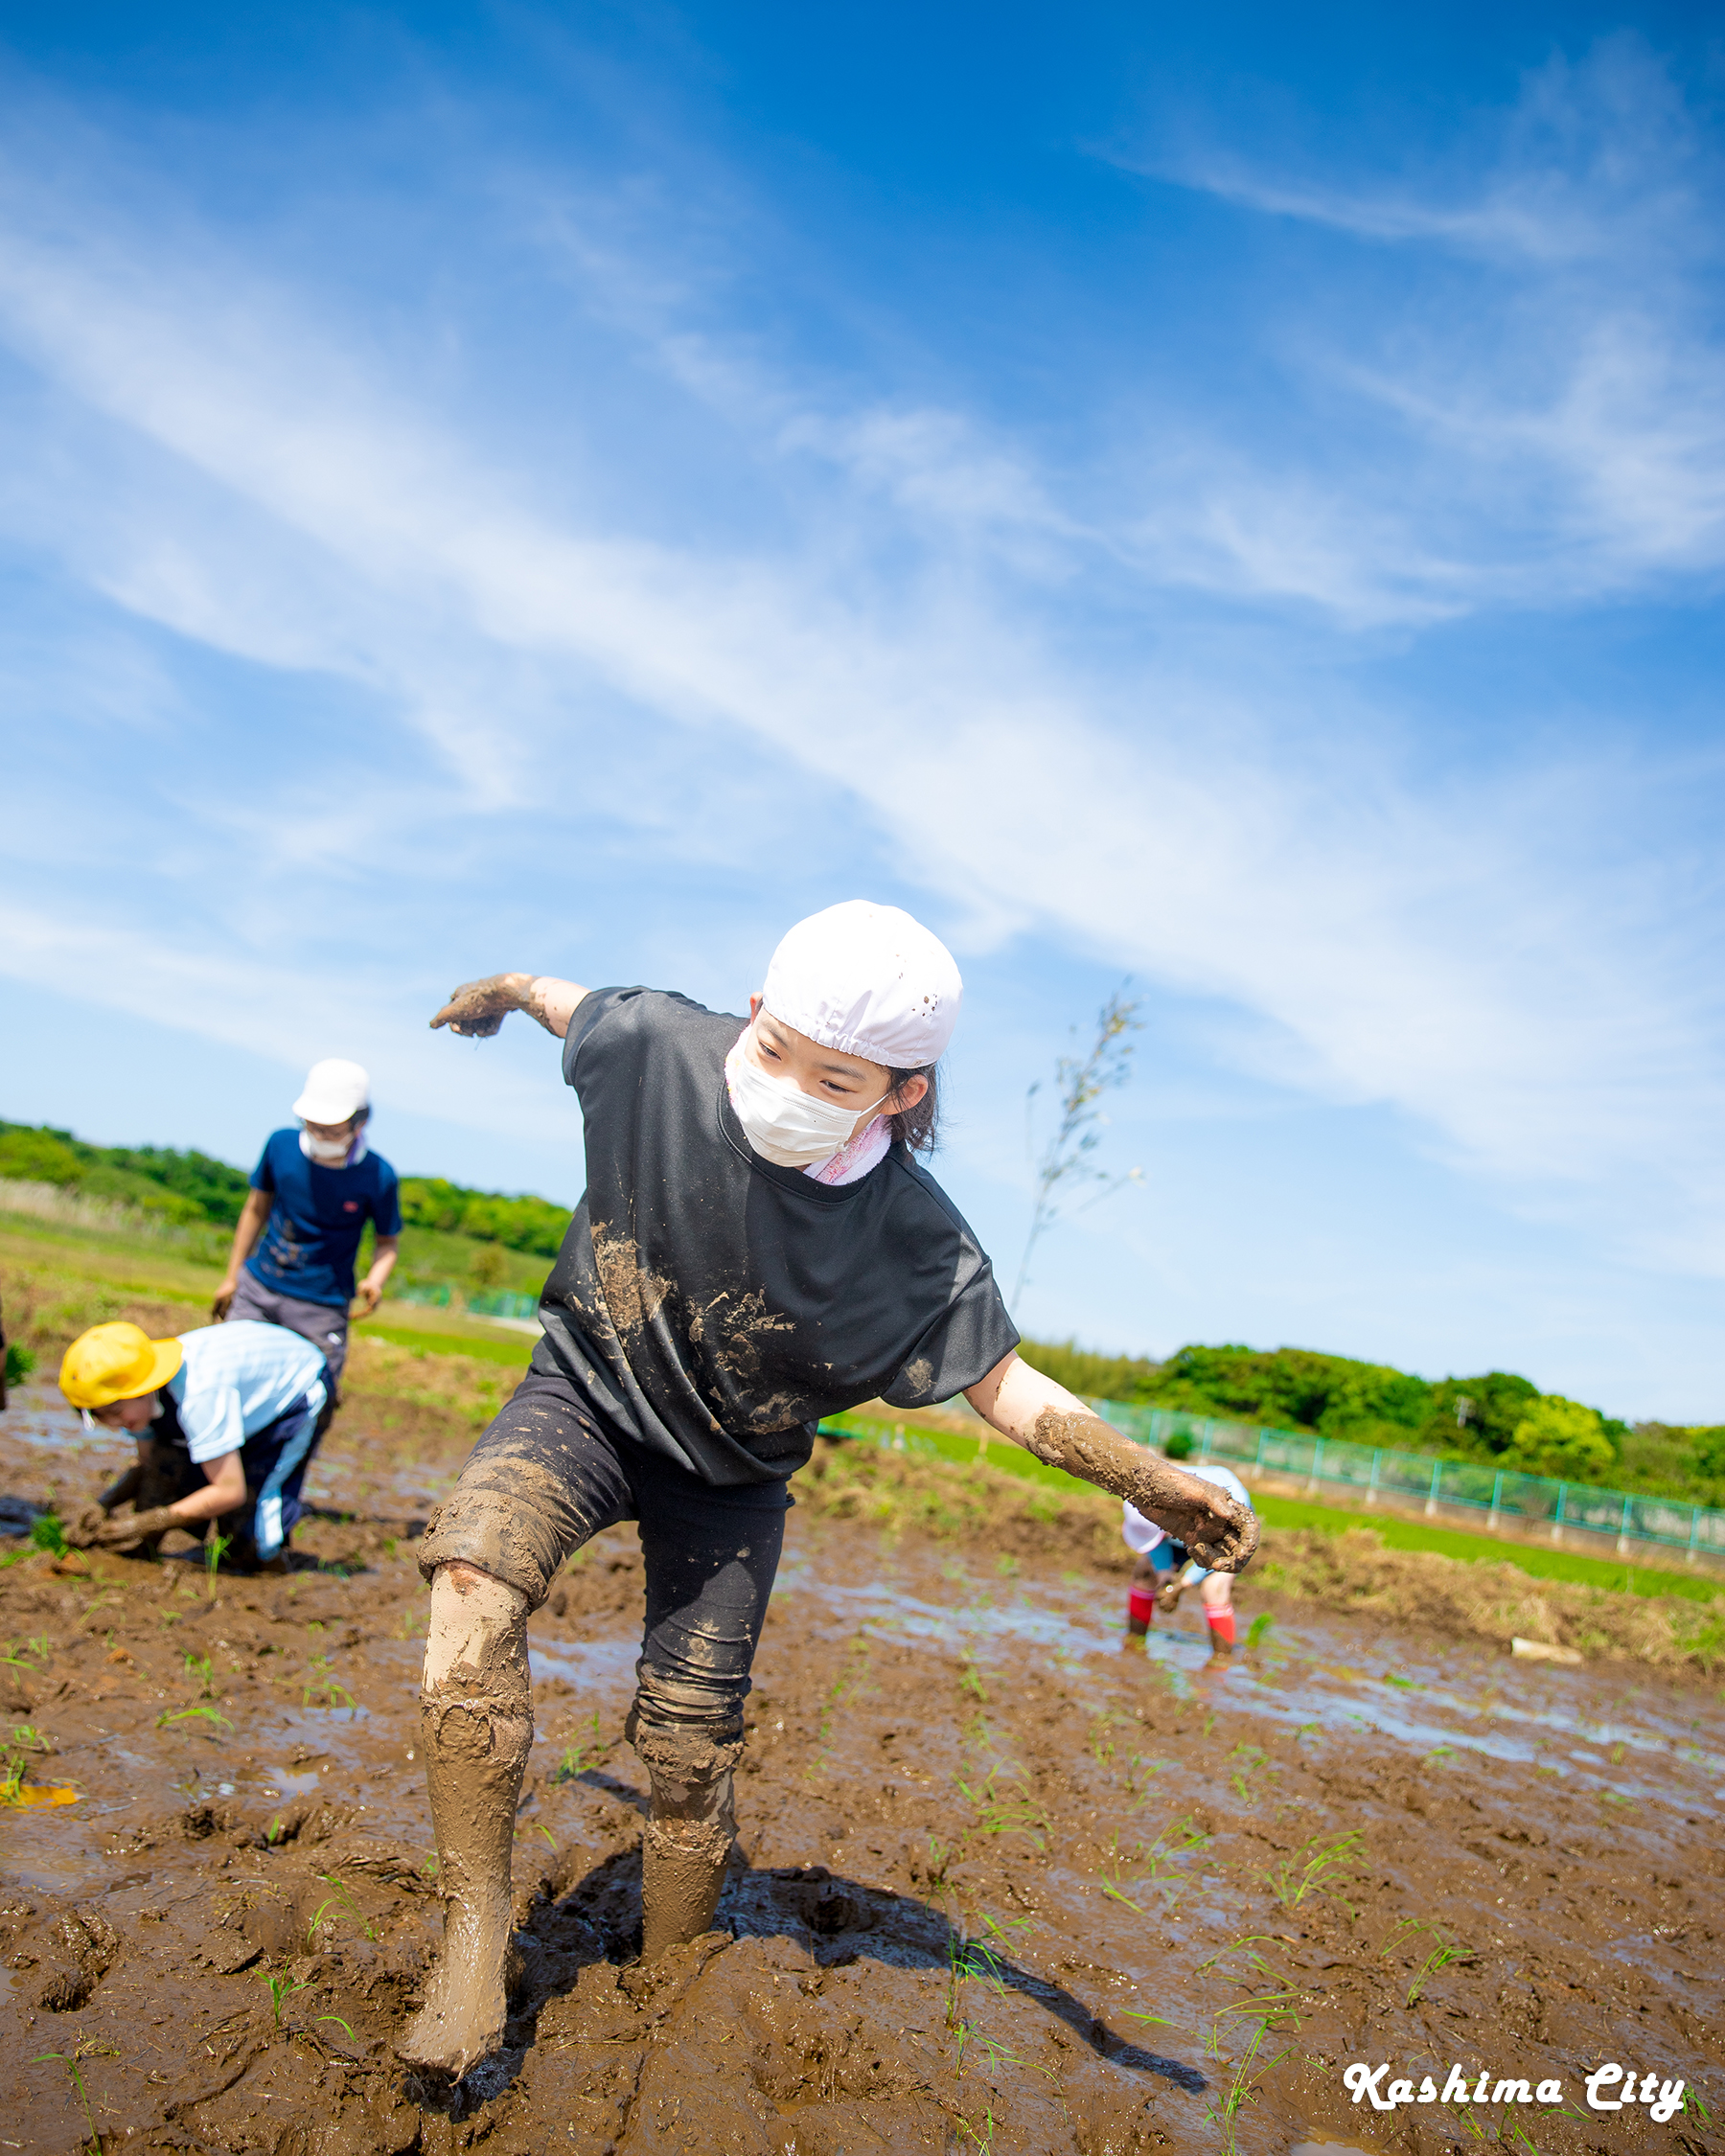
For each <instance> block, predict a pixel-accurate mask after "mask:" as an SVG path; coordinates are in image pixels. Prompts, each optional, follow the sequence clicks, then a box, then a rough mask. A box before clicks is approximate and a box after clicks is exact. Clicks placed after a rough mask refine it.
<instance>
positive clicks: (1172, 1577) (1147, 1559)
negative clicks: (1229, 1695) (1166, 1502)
mask: <svg viewBox="0 0 1725 2156" xmlns="http://www.w3.org/2000/svg"><path fill="white" fill-rule="evenodd" d="M1181 1464H1182V1466H1184V1465H1185V1463H1184V1461H1182V1462H1181ZM1185 1471H1186V1473H1187V1474H1188V1475H1197V1476H1199V1477H1201V1478H1202V1479H1204V1480H1205V1481H1207V1482H1214V1483H1215V1484H1216V1486H1217V1488H1218V1489H1223V1490H1226V1491H1227V1492H1228V1494H1229V1496H1230V1498H1232V1499H1233V1500H1234V1501H1235V1502H1236V1503H1238V1504H1243V1505H1244V1506H1245V1507H1246V1509H1247V1510H1248V1511H1249V1512H1250V1511H1251V1510H1252V1495H1251V1492H1250V1491H1249V1490H1248V1489H1247V1487H1246V1485H1245V1483H1244V1482H1242V1481H1241V1479H1240V1478H1239V1477H1238V1476H1237V1475H1236V1474H1235V1473H1234V1471H1233V1469H1232V1468H1231V1467H1213V1466H1209V1465H1205V1466H1203V1467H1186V1470H1185ZM1120 1533H1121V1534H1122V1536H1123V1537H1124V1538H1125V1542H1126V1547H1127V1548H1128V1549H1130V1550H1132V1551H1134V1552H1135V1553H1136V1555H1137V1557H1138V1563H1137V1564H1136V1565H1135V1566H1134V1567H1133V1568H1132V1585H1131V1587H1130V1588H1129V1589H1128V1590H1127V1599H1126V1629H1127V1631H1128V1633H1129V1634H1130V1636H1131V1637H1132V1638H1133V1639H1135V1640H1141V1639H1143V1638H1144V1636H1145V1634H1146V1633H1148V1631H1149V1630H1150V1621H1151V1618H1152V1617H1154V1616H1155V1614H1156V1606H1157V1604H1158V1603H1159V1602H1160V1603H1161V1607H1162V1609H1163V1610H1164V1611H1166V1612H1167V1613H1168V1614H1169V1615H1172V1614H1173V1612H1174V1611H1175V1609H1176V1608H1178V1606H1179V1603H1180V1597H1181V1596H1182V1594H1184V1593H1185V1591H1186V1589H1187V1588H1188V1587H1191V1586H1194V1585H1195V1586H1196V1587H1197V1589H1198V1594H1199V1597H1200V1599H1201V1600H1202V1601H1203V1603H1204V1614H1205V1617H1207V1619H1208V1622H1209V1634H1210V1649H1211V1651H1212V1653H1216V1654H1231V1653H1232V1652H1233V1646H1234V1613H1233V1576H1232V1574H1231V1573H1229V1572H1212V1571H1206V1570H1205V1569H1204V1567H1203V1566H1202V1565H1199V1564H1195V1563H1192V1562H1191V1561H1189V1560H1188V1559H1187V1557H1186V1553H1185V1548H1184V1544H1181V1543H1178V1542H1175V1541H1174V1540H1173V1539H1172V1537H1171V1536H1169V1535H1167V1534H1165V1533H1164V1532H1163V1531H1162V1529H1161V1527H1159V1526H1158V1525H1156V1523H1155V1521H1154V1520H1146V1519H1145V1517H1144V1515H1143V1514H1142V1513H1141V1512H1140V1511H1139V1510H1138V1507H1137V1506H1136V1505H1135V1504H1133V1503H1132V1502H1130V1501H1127V1502H1126V1503H1125V1506H1124V1517H1123V1518H1122V1520H1121V1522H1120ZM1182 1566H1184V1568H1185V1569H1184V1571H1182V1570H1181V1567H1182Z"/></svg>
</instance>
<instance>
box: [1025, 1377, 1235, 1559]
mask: <svg viewBox="0 0 1725 2156" xmlns="http://www.w3.org/2000/svg"><path fill="white" fill-rule="evenodd" d="M1023 1442H1024V1444H1025V1445H1026V1446H1027V1447H1028V1448H1029V1450H1030V1451H1031V1452H1033V1453H1034V1454H1035V1455H1036V1456H1037V1458H1038V1459H1042V1460H1046V1461H1047V1463H1048V1465H1049V1466H1050V1467H1058V1468H1062V1469H1064V1470H1065V1472H1066V1473H1067V1474H1069V1475H1076V1476H1077V1477H1079V1479H1081V1480H1083V1481H1086V1482H1093V1483H1094V1484H1095V1485H1096V1487H1097V1488H1098V1489H1099V1490H1112V1491H1113V1492H1114V1494H1115V1497H1120V1498H1126V1499H1128V1500H1129V1501H1130V1502H1132V1503H1133V1504H1135V1505H1136V1506H1137V1507H1138V1511H1140V1512H1141V1513H1142V1514H1143V1515H1144V1517H1145V1519H1146V1520H1154V1521H1155V1523H1156V1525H1158V1526H1159V1527H1161V1529H1162V1531H1163V1533H1164V1534H1169V1535H1172V1536H1173V1538H1174V1540H1175V1541H1176V1542H1183V1543H1184V1545H1185V1547H1186V1548H1187V1549H1188V1550H1190V1552H1191V1553H1192V1555H1193V1556H1194V1557H1195V1558H1197V1560H1198V1562H1199V1563H1200V1564H1201V1565H1203V1566H1205V1567H1206V1568H1207V1570H1208V1571H1212V1572H1237V1571H1239V1570H1240V1569H1241V1567H1242V1566H1243V1565H1244V1564H1245V1563H1246V1561H1247V1560H1248V1558H1250V1557H1251V1555H1252V1553H1253V1550H1254V1549H1255V1548H1257V1540H1258V1524H1257V1521H1256V1520H1255V1519H1254V1518H1253V1514H1252V1513H1251V1512H1250V1511H1249V1510H1248V1509H1247V1508H1246V1507H1245V1506H1244V1505H1239V1504H1236V1503H1235V1502H1233V1500H1232V1499H1231V1498H1230V1497H1225V1496H1224V1495H1223V1493H1222V1492H1221V1491H1220V1490H1219V1489H1217V1487H1216V1485H1215V1484H1214V1483H1213V1482H1207V1481H1205V1480H1204V1479H1203V1478H1202V1477H1201V1476H1198V1475H1188V1474H1187V1473H1186V1471H1185V1470H1184V1468H1180V1467H1176V1466H1175V1465H1174V1464H1173V1462H1172V1461H1171V1460H1165V1459H1163V1458H1161V1456H1160V1455H1158V1454H1156V1453H1152V1452H1147V1451H1146V1450H1145V1449H1144V1447H1143V1446H1142V1445H1135V1444H1134V1443H1133V1441H1132V1439H1131V1438H1130V1437H1123V1436H1122V1435H1121V1434H1120V1433H1119V1432H1118V1431H1117V1430H1115V1429H1114V1428H1113V1427H1112V1426H1111V1425H1110V1424H1108V1423H1106V1422H1104V1421H1103V1420H1102V1419H1101V1417H1100V1416H1099V1415H1093V1414H1091V1413H1089V1412H1079V1413H1071V1412H1067V1413H1063V1412H1062V1411H1061V1410H1060V1409H1058V1408H1045V1409H1044V1410H1043V1411H1042V1413H1041V1414H1039V1415H1038V1416H1037V1418H1036V1422H1035V1425H1034V1426H1033V1428H1032V1429H1031V1430H1030V1432H1029V1434H1028V1435H1027V1436H1026V1437H1025V1438H1024V1440H1023Z"/></svg>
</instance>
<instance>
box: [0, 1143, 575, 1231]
mask: <svg viewBox="0 0 1725 2156" xmlns="http://www.w3.org/2000/svg"><path fill="white" fill-rule="evenodd" d="M0 1177H5V1178H11V1179H12V1180H13V1181H22V1182H51V1183H54V1184H56V1185H58V1187H59V1188H60V1189H62V1190H76V1191H79V1192H81V1193H82V1194H83V1195H84V1196H85V1197H89V1198H104V1199H109V1200H112V1201H114V1202H115V1203H117V1204H126V1205H134V1206H136V1207H137V1208H138V1210H139V1211H140V1212H144V1213H148V1214H150V1215H151V1216H152V1217H153V1218H155V1219H158V1220H164V1221H169V1222H173V1223H174V1224H176V1225H179V1226H191V1225H193V1224H194V1223H197V1222H213V1223H215V1224H216V1225H217V1226H219V1227H233V1226H234V1224H235V1223H236V1222H237V1221H238V1220H239V1218H240V1208H241V1206H242V1205H243V1204H244V1203H245V1196H246V1192H247V1191H248V1190H249V1189H250V1187H251V1183H250V1179H249V1177H248V1176H247V1175H246V1174H245V1171H244V1170H243V1169H242V1168H235V1167H230V1166H229V1164H228V1163H227V1162H226V1161H225V1160H216V1159H213V1158H211V1157H210V1155H209V1154H207V1153H196V1152H192V1153H177V1152H175V1151H173V1148H172V1147H169V1146H160V1145H138V1146H126V1145H87V1144H85V1142H84V1141H83V1139H81V1138H79V1137H74V1135H72V1133H71V1132H70V1131H61V1130H57V1129H55V1128H54V1127H53V1126H52V1125H50V1124H27V1123H4V1122H0ZM402 1219H403V1224H404V1225H405V1226H407V1227H429V1228H435V1229H439V1230H441V1231H442V1232H443V1233H445V1234H453V1235H469V1236H472V1237H473V1238H474V1239H475V1240H476V1241H478V1242H482V1243H500V1244H502V1245H503V1247H504V1248H505V1249H506V1250H526V1251H530V1252H532V1253H534V1254H535V1255H537V1256H540V1257H555V1256H556V1254H557V1249H558V1245H559V1244H560V1243H561V1242H562V1241H563V1230H564V1229H565V1228H566V1227H568V1225H569V1209H568V1207H566V1206H563V1205H554V1204H551V1203H550V1201H549V1200H548V1199H544V1198H531V1197H506V1196H503V1195H502V1194H500V1193H499V1192H496V1191H491V1190H470V1189H468V1188H466V1186H465V1185H463V1184H461V1183H458V1182H449V1181H445V1180H444V1178H443V1177H441V1176H403V1179H402Z"/></svg>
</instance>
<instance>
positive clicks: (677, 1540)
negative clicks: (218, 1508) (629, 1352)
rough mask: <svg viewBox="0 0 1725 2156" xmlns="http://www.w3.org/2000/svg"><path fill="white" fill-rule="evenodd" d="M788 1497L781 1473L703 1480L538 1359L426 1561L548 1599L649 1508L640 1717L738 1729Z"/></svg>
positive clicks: (434, 1530) (465, 1477) (446, 1513)
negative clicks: (637, 1438) (605, 1415)
mask: <svg viewBox="0 0 1725 2156" xmlns="http://www.w3.org/2000/svg"><path fill="white" fill-rule="evenodd" d="M790 1503H791V1494H790V1491H789V1489H788V1488H787V1486H786V1484H785V1483H784V1482H782V1481H773V1482H741V1483H732V1484H729V1485H726V1486H724V1487H716V1486H715V1485H714V1484H712V1483H710V1482H703V1481H702V1480H701V1478H700V1477H699V1476H698V1475H692V1474H691V1473H690V1472H689V1470H688V1469H687V1468H686V1467H680V1466H678V1463H677V1462H676V1461H675V1460H673V1459H668V1458H666V1457H665V1456H663V1455H662V1454H659V1453H654V1452H649V1451H648V1450H647V1448H646V1446H645V1445H639V1444H636V1443H635V1442H634V1440H633V1439H632V1438H629V1437H623V1436H619V1435H617V1434H614V1433H613V1432H611V1431H609V1430H608V1429H606V1428H605V1427H604V1426H603V1425H602V1424H601V1423H600V1422H599V1421H598V1420H597V1419H596V1417H595V1416H594V1415H593V1413H592V1411H591V1410H590V1409H588V1408H587V1406H586V1403H585V1402H584V1401H582V1400H580V1399H579V1398H578V1397H577V1395H576V1393H575V1390H574V1388H573V1387H572V1386H571V1385H570V1384H569V1383H568V1381H567V1379H565V1378H562V1377H546V1376H542V1375H541V1374H540V1372H539V1371H537V1370H531V1371H529V1372H528V1374H527V1376H526V1377H525V1378H523V1379H522V1381H521V1383H520V1385H519V1386H518V1387H517V1389H516V1394H515V1397H514V1398H513V1399H512V1400H511V1401H510V1402H509V1404H508V1406H507V1407H505V1408H504V1410H503V1411H502V1412H501V1413H500V1414H499V1415H498V1416H497V1419H496V1420H495V1422H494V1423H493V1424H492V1426H491V1428H490V1429H489V1430H488V1431H487V1432H486V1433H485V1434H484V1436H483V1437H481V1438H480V1440H479V1442H478V1444H477V1445H475V1446H474V1448H473V1451H472V1454H471V1455H470V1456H469V1459H468V1463H467V1465H466V1466H465V1467H464V1468H463V1469H462V1471H461V1480H460V1481H459V1482H458V1483H457V1485H456V1487H455V1491H454V1494H453V1495H452V1496H451V1497H449V1498H448V1499H446V1500H445V1502H443V1504H441V1505H440V1506H439V1507H438V1509H437V1511H436V1512H435V1513H434V1514H433V1516H432V1519H431V1523H430V1525H429V1526H428V1527H427V1528H426V1536H425V1540H424V1541H423V1542H422V1543H421V1544H420V1548H419V1567H420V1571H422V1572H423V1573H424V1574H425V1576H426V1579H429V1578H430V1577H431V1575H432V1574H433V1572H435V1571H436V1570H437V1568H438V1566H439V1565H447V1564H450V1563H452V1562H460V1563H464V1564H469V1565H474V1566H476V1567H477V1568H478V1570H479V1571H482V1572H489V1573H491V1575H492V1576H493V1578H495V1579H501V1580H507V1581H508V1583H509V1584H510V1586H511V1587H517V1588H519V1589H520V1591H521V1593H522V1594H525V1595H526V1597H527V1600H528V1604H529V1606H530V1607H531V1608H533V1609H538V1607H539V1606H540V1603H541V1602H542V1601H543V1600H544V1599H545V1596H546V1594H548V1593H549V1591H550V1586H551V1582H552V1581H553V1580H554V1579H555V1578H556V1577H557V1574H558V1572H559V1571H560V1570H561V1568H562V1566H563V1562H564V1560H565V1559H566V1558H567V1557H568V1556H569V1554H570V1552H571V1551H573V1550H576V1549H579V1548H580V1547H581V1546H582V1544H583V1543H584V1542H586V1540H587V1539H588V1537H589V1536H591V1535H596V1534H597V1533H598V1532H599V1530H600V1529H601V1528H602V1527H609V1526H614V1525H616V1523H617V1522H618V1521H619V1520H636V1521H638V1522H639V1523H640V1529H641V1555H642V1557H643V1558H644V1559H645V1561H646V1568H647V1610H646V1624H645V1626H644V1628H643V1638H642V1641H641V1659H640V1661H639V1662H638V1663H636V1664H635V1678H636V1684H637V1687H638V1688H637V1691H636V1694H635V1703H636V1704H635V1716H636V1718H637V1719H638V1720H639V1721H642V1722H646V1723H649V1724H656V1725H659V1726H661V1727H663V1726H670V1727H673V1728H682V1729H699V1730H701V1731H704V1732H707V1733H708V1734H709V1735H711V1736H715V1737H721V1738H738V1737H741V1735H742V1733H743V1702H744V1700H745V1699H746V1698H747V1696H748V1671H749V1665H750V1664H751V1663H752V1662H753V1661H754V1652H755V1647H756V1645H757V1643H758V1642H759V1640H760V1637H761V1625H762V1622H763V1621H764V1619H765V1617H766V1616H767V1598H768V1596H769V1595H770V1594H771V1593H772V1579H773V1574H774V1573H775V1572H776V1571H778V1561H779V1548H780V1545H781V1544H782V1543H783V1541H784V1534H785V1513H786V1511H787V1510H788V1508H789V1506H790Z"/></svg>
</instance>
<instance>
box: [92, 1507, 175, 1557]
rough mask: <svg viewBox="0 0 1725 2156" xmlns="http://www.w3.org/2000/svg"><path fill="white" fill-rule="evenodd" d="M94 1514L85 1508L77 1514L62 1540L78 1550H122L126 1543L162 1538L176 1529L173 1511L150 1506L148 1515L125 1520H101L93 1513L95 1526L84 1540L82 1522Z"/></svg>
mask: <svg viewBox="0 0 1725 2156" xmlns="http://www.w3.org/2000/svg"><path fill="white" fill-rule="evenodd" d="M95 1511H96V1507H95V1506H94V1505H86V1506H85V1508H84V1510H83V1511H82V1512H81V1513H80V1515H79V1517H78V1520H77V1523H76V1525H75V1527H74V1528H73V1530H72V1531H70V1532H68V1534H67V1536H66V1540H67V1541H68V1542H70V1543H72V1544H73V1547H74V1548H78V1549H124V1548H126V1546H127V1543H131V1542H143V1541H144V1540H145V1539H146V1537H147V1536H150V1535H160V1534H166V1533H167V1531H168V1529H169V1528H170V1527H173V1526H177V1525H179V1523H178V1521H176V1520H175V1519H174V1517H173V1506H172V1505H169V1504H157V1505H152V1506H151V1507H150V1510H149V1511H148V1512H134V1513H133V1514H132V1516H131V1518H130V1519H129V1520H105V1519H103V1518H102V1516H101V1514H100V1513H97V1518H96V1523H95V1525H93V1526H92V1528H91V1529H90V1532H89V1534H88V1536H87V1537H85V1536H84V1534H83V1531H82V1530H83V1525H84V1522H85V1521H86V1520H87V1519H88V1518H89V1517H90V1514H91V1513H92V1512H95Z"/></svg>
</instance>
